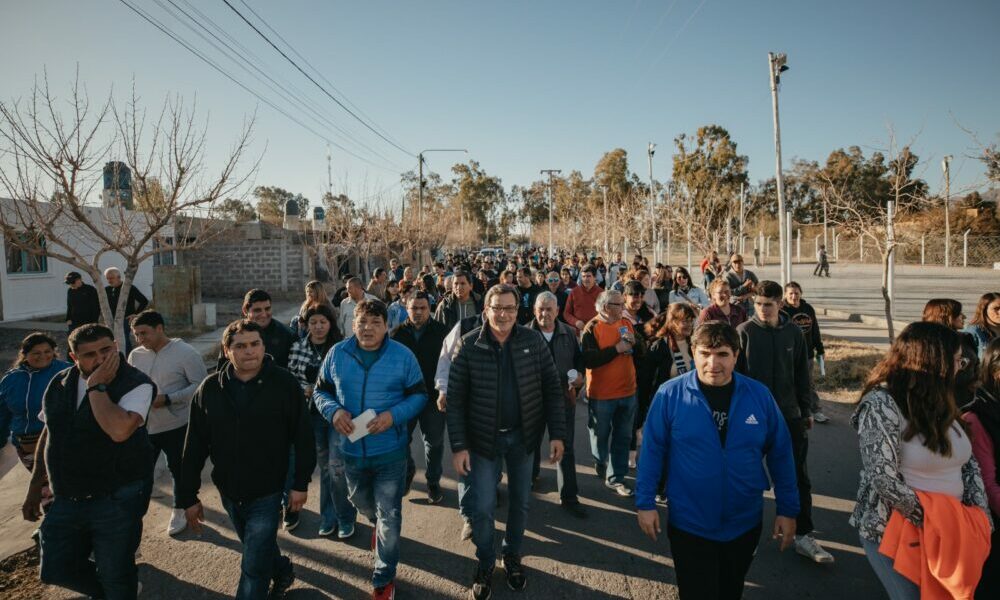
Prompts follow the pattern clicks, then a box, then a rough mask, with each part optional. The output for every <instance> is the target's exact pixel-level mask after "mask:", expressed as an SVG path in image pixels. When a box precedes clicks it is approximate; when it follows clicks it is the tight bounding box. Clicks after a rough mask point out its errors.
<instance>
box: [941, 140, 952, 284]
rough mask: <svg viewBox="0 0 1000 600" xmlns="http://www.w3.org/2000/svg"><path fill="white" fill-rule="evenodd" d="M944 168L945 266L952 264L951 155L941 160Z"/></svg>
mask: <svg viewBox="0 0 1000 600" xmlns="http://www.w3.org/2000/svg"><path fill="white" fill-rule="evenodd" d="M941 168H942V169H944V266H946V267H950V266H951V155H950V154H948V155H947V156H945V157H944V160H942V161H941Z"/></svg>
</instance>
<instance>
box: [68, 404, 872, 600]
mask: <svg viewBox="0 0 1000 600" xmlns="http://www.w3.org/2000/svg"><path fill="white" fill-rule="evenodd" d="M826 411H827V414H828V415H830V416H831V417H832V418H833V421H832V423H830V424H828V425H825V426H817V427H818V428H817V429H816V430H815V432H814V437H813V443H812V452H811V457H810V469H811V471H812V473H813V481H814V486H815V488H814V489H815V496H814V497H815V520H816V524H817V527H818V531H817V537H818V539H820V540H821V541H822V542H823V543H824V545H825V546H826V547H827V548H829V549H830V551H831V552H832V553H833V554H834V556H835V557H836V559H837V562H836V564H835V565H833V566H819V565H814V564H812V563H809V562H806V560H805V559H803V558H801V557H799V556H797V555H796V554H794V552H792V551H787V552H785V553H783V554H782V553H779V552H778V551H777V549H776V547H775V546H774V544H773V542H771V541H770V540H765V543H764V544H763V545H762V546H761V547H760V549H759V551H758V555H757V559H756V560H755V562H754V565H753V567H752V569H751V571H750V574H749V579H748V581H749V586H748V589H747V593H746V598H748V599H758V600H765V599H767V600H774V599H779V600H780V599H784V598H789V599H790V598H796V599H798V598H816V599H830V600H842V599H843V598H845V597H848V596H852V597H856V598H866V599H867V598H880V597H882V596H881V590H880V588H879V587H878V584H877V582H876V580H875V578H874V576H873V574H872V573H871V571H870V569H869V567H868V564H867V562H866V561H865V559H864V556H863V554H862V551H861V549H860V547H859V544H858V539H857V535H856V533H855V531H854V530H853V529H852V528H850V527H849V526H848V525H847V517H848V515H849V512H850V510H851V509H852V507H853V498H854V493H855V490H856V485H857V471H858V455H857V449H856V448H857V443H856V438H855V436H854V432H853V431H852V430H851V429H850V428H849V427H848V426H847V424H846V423H847V417H848V415H849V411H850V407H847V406H842V405H833V404H831V405H829V406H827V407H826ZM576 431H577V440H578V443H577V445H576V451H577V457H578V460H577V462H578V464H579V465H580V468H579V471H580V482H581V488H582V500H583V502H584V503H585V504H586V506H587V509H588V510H589V512H590V518H589V519H587V520H585V521H579V520H576V519H574V518H572V517H570V516H569V515H567V514H565V513H563V512H562V511H561V509H560V508H559V507H558V494H557V493H556V491H555V471H554V470H553V469H552V468H545V469H544V471H543V475H542V484H541V488H540V491H539V493H536V494H535V495H534V497H533V499H532V506H531V514H530V517H529V524H528V533H527V539H526V541H525V548H524V551H525V555H526V556H525V565H526V566H527V568H528V588H527V589H528V591H527V593H526V594H523V595H517V594H514V593H512V592H509V591H508V590H507V589H506V587H504V586H503V583H502V575H501V574H500V570H499V569H498V571H497V574H496V579H495V582H496V584H497V588H496V596H495V597H496V598H516V597H520V598H634V599H662V598H675V597H676V588H675V586H674V585H673V582H674V581H675V578H674V572H673V570H672V563H671V560H670V558H669V543H668V542H667V541H666V539H661V540H660V541H659V542H657V543H655V544H654V543H652V542H650V541H648V540H647V539H645V538H644V537H643V536H642V534H641V532H640V531H639V529H638V526H637V525H636V523H635V516H634V513H633V511H632V507H631V506H630V502H629V501H628V500H626V499H624V498H619V497H617V496H615V495H612V494H611V493H610V492H609V491H608V490H606V489H604V487H603V486H602V485H601V484H600V482H599V481H598V480H597V479H596V477H595V476H594V470H593V468H592V465H591V463H590V460H589V459H588V458H587V457H588V454H589V453H588V451H587V438H586V431H587V430H586V421H585V411H584V410H583V407H581V409H578V411H577V421H576ZM445 460H446V464H450V457H449V456H447V455H446V458H445ZM158 470H159V472H160V477H159V478H158V481H157V488H156V491H155V493H154V498H153V502H152V506H151V508H150V513H149V515H148V516H147V517H146V528H147V529H146V534H145V536H144V538H143V543H142V547H141V556H140V567H139V569H140V571H139V573H140V579H141V581H142V582H143V584H144V591H143V595H142V597H143V598H150V599H159V598H162V599H164V600H166V599H173V598H185V599H189V598H191V599H194V598H207V599H215V598H224V597H231V595H232V594H233V593H234V591H235V586H236V581H237V577H238V573H239V554H238V552H239V547H238V542H237V540H236V537H235V535H234V534H233V531H232V529H231V528H230V527H229V524H228V522H227V520H226V518H225V514H224V512H223V511H222V509H221V506H220V503H219V500H218V495H217V493H216V492H215V490H214V489H212V488H211V486H210V485H206V487H205V489H204V490H203V494H202V498H203V500H204V501H205V503H206V516H207V519H208V523H207V525H206V530H205V533H204V534H203V536H202V537H201V538H195V537H194V536H193V535H191V534H190V533H187V532H186V533H184V534H182V535H181V536H180V538H179V539H171V538H169V537H168V536H167V535H166V533H165V532H164V528H165V524H166V521H167V519H168V503H169V501H170V487H169V476H168V475H166V474H165V473H164V469H163V465H162V464H161V465H160V467H159V469H158ZM445 477H446V479H445V481H444V486H445V490H446V496H445V498H446V501H445V502H444V503H443V504H442V505H438V506H429V505H427V504H426V502H425V500H424V491H425V486H424V481H423V479H422V471H420V472H418V475H417V480H416V482H415V484H414V491H413V492H412V493H411V495H410V496H409V497H407V498H405V499H404V501H403V506H404V508H403V514H404V516H403V535H404V540H403V542H402V550H401V556H402V564H401V566H400V572H399V576H398V580H397V581H398V585H399V592H398V597H399V598H401V599H402V598H411V599H417V598H419V599H427V598H447V599H458V598H465V597H466V596H465V594H466V586H467V585H468V584H469V582H470V578H471V576H472V572H473V569H474V566H475V563H474V560H473V558H472V556H473V548H472V545H471V544H470V543H468V542H462V541H460V540H459V539H458V536H459V530H460V527H461V520H460V519H459V517H458V513H457V500H456V493H455V484H454V479H453V477H454V472H453V471H452V469H451V468H450V467H446V471H445ZM315 479H316V478H315V477H314V481H315ZM204 480H205V481H206V482H207V481H208V480H209V479H208V473H207V471H206V473H205V477H204ZM505 507H506V503H504V505H503V509H502V510H505ZM765 510H766V514H767V515H768V516H767V517H766V518H765V523H766V526H765V527H766V528H767V527H770V525H771V522H772V521H771V518H772V515H773V510H774V509H773V504H772V503H771V502H770V501H768V503H767V506H766V509H765ZM317 519H318V515H317V497H316V494H315V492H313V493H311V494H310V499H309V503H308V505H307V509H306V511H305V512H304V513H303V517H302V524H301V525H300V526H299V528H298V529H297V530H296V531H294V532H293V533H291V534H288V533H284V532H282V533H280V534H279V544H280V545H281V547H282V549H283V550H284V551H285V552H288V553H290V554H291V556H292V558H293V560H294V562H295V565H296V570H297V574H298V578H299V580H298V582H297V583H296V585H295V587H294V588H293V591H292V593H291V594H290V595H289V597H290V598H293V599H299V600H305V599H310V598H347V599H361V598H367V597H368V594H370V588H369V583H368V581H369V579H368V578H369V576H370V569H371V566H372V557H371V553H370V552H369V551H368V540H369V539H370V531H371V530H370V528H369V527H368V525H367V524H361V525H359V527H358V533H357V534H356V536H355V537H354V539H352V540H350V541H349V542H347V543H343V542H337V541H333V540H329V539H324V538H319V537H317V536H316V529H317V527H318V520H317ZM497 521H498V523H497V526H498V528H500V529H502V528H503V524H504V521H505V513H504V512H501V513H500V514H499V515H498V519H497ZM362 523H363V521H362ZM51 597H52V598H59V599H61V598H70V597H72V596H69V595H66V594H64V593H62V592H59V591H55V590H53V591H52V595H51Z"/></svg>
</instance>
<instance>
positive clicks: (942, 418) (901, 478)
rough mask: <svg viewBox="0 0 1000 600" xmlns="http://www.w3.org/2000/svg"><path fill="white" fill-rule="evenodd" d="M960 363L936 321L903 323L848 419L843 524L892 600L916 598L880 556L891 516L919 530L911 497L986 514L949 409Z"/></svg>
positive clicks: (954, 338) (954, 410)
mask: <svg viewBox="0 0 1000 600" xmlns="http://www.w3.org/2000/svg"><path fill="white" fill-rule="evenodd" d="M960 360H961V341H960V339H959V336H958V334H957V333H956V332H955V331H954V330H952V329H951V328H949V327H946V326H944V325H939V324H937V323H926V322H920V323H912V324H910V325H909V326H907V327H906V328H905V329H904V330H903V331H902V332H901V333H900V334H899V337H897V338H896V340H895V341H894V342H893V343H892V346H891V347H890V348H889V352H888V354H887V355H886V357H885V358H884V359H883V360H882V361H881V362H880V363H879V364H878V365H876V366H875V368H874V369H873V370H872V372H871V374H870V375H869V377H868V381H867V383H866V384H865V387H864V390H863V392H862V394H861V400H860V404H859V406H858V408H857V410H856V411H855V413H854V415H853V417H852V418H851V424H852V425H853V426H854V428H855V429H857V431H858V436H859V438H860V445H861V465H862V466H861V481H860V484H859V487H858V496H857V504H856V506H855V508H854V513H853V514H852V515H851V519H850V523H851V525H853V526H854V527H857V528H858V533H859V535H860V537H861V543H862V546H863V547H864V550H865V555H866V556H867V557H868V562H869V563H870V564H871V565H872V569H873V570H874V571H875V574H876V575H877V576H878V578H879V580H880V581H881V583H882V586H883V587H884V588H885V589H886V592H887V593H888V594H889V597H890V598H892V599H893V600H896V599H904V598H906V599H908V598H919V597H920V588H919V587H918V586H917V585H916V584H914V583H913V582H911V581H910V580H909V579H907V578H906V577H904V576H903V575H901V574H900V573H898V572H897V571H895V570H894V568H893V560H892V559H891V558H889V557H888V556H886V555H884V554H882V553H880V551H879V549H880V545H881V544H882V541H883V535H884V534H885V531H886V527H887V525H888V524H889V521H890V518H891V517H892V514H893V512H894V511H895V512H898V513H899V514H900V515H901V516H902V517H903V518H905V519H906V521H907V522H909V523H911V524H913V525H915V526H917V527H921V528H922V527H923V526H924V523H925V521H924V517H925V513H924V507H923V506H922V505H921V501H920V499H919V497H918V496H917V493H918V492H922V493H927V494H937V495H947V496H950V497H952V498H955V499H958V500H960V501H961V502H962V503H963V504H964V505H966V506H977V507H980V508H982V509H983V510H984V511H988V507H987V502H986V494H985V491H984V489H983V480H982V477H980V474H979V466H978V464H977V463H976V460H975V458H973V455H972V444H971V442H970V440H969V436H968V434H967V433H966V432H965V429H964V428H963V427H962V421H961V419H960V416H959V411H958V407H957V406H956V405H955V395H954V387H955V373H956V372H957V371H958V370H959V366H960V365H959V363H960ZM956 535H958V534H957V533H956Z"/></svg>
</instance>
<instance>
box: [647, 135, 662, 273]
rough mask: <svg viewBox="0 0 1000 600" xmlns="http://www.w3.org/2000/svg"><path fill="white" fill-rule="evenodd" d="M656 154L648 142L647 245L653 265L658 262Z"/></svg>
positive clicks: (654, 147)
mask: <svg viewBox="0 0 1000 600" xmlns="http://www.w3.org/2000/svg"><path fill="white" fill-rule="evenodd" d="M654 154H656V144H654V143H653V142H649V146H648V147H647V148H646V155H647V156H648V157H649V243H650V246H652V248H653V263H654V264H655V263H656V262H657V261H659V260H660V257H659V256H658V254H657V250H658V248H657V247H656V242H657V241H659V240H658V238H659V236H658V235H657V233H659V231H658V228H657V227H656V208H655V207H656V186H655V184H654V183H653V155H654Z"/></svg>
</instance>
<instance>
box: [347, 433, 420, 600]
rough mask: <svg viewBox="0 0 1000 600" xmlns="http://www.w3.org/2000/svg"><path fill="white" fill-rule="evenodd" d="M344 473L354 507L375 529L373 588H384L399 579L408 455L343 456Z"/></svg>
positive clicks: (401, 451) (403, 450) (400, 453)
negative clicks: (398, 568) (400, 538)
mask: <svg viewBox="0 0 1000 600" xmlns="http://www.w3.org/2000/svg"><path fill="white" fill-rule="evenodd" d="M344 472H345V473H346V475H347V491H348V498H350V500H351V504H353V505H354V506H355V508H357V509H358V512H360V513H361V514H363V515H364V516H365V518H367V519H368V520H369V521H371V522H372V524H374V525H375V571H374V573H372V586H373V587H376V588H378V587H382V586H384V585H386V584H388V583H389V582H391V581H392V580H393V579H394V578H395V577H396V565H397V564H398V563H399V534H400V533H399V532H400V530H401V529H402V527H403V487H404V486H405V485H406V451H405V449H403V448H400V449H399V450H393V451H392V452H390V453H389V454H383V455H380V456H373V457H368V458H361V457H358V456H350V455H344Z"/></svg>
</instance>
